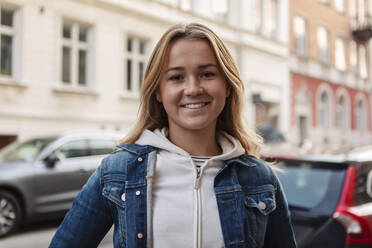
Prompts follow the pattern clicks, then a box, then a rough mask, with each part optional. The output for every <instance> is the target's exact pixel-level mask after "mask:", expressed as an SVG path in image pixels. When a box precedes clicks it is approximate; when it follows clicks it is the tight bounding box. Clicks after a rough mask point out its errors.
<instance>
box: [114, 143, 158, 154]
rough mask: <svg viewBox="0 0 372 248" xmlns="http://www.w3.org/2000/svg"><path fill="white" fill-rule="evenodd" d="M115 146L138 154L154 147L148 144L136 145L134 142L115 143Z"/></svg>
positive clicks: (152, 149)
mask: <svg viewBox="0 0 372 248" xmlns="http://www.w3.org/2000/svg"><path fill="white" fill-rule="evenodd" d="M116 147H117V148H118V149H119V150H125V151H127V152H130V153H133V154H136V155H139V156H141V155H143V154H147V153H150V152H152V151H154V150H155V149H156V148H155V147H153V146H149V145H146V146H142V145H136V144H120V145H117V146H116Z"/></svg>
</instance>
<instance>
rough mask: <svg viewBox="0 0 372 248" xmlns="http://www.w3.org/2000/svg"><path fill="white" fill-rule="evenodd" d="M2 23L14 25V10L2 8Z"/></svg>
mask: <svg viewBox="0 0 372 248" xmlns="http://www.w3.org/2000/svg"><path fill="white" fill-rule="evenodd" d="M1 25H5V26H9V27H12V26H13V11H12V10H9V9H4V8H2V9H1Z"/></svg>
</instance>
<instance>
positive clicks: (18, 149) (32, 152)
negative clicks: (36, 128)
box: [0, 137, 56, 162]
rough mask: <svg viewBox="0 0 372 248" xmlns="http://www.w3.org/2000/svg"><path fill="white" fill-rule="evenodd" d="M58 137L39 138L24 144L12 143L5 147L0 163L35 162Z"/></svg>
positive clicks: (0, 156)
mask: <svg viewBox="0 0 372 248" xmlns="http://www.w3.org/2000/svg"><path fill="white" fill-rule="evenodd" d="M55 139H56V137H48V138H37V139H30V140H27V141H24V142H22V143H12V144H10V145H9V146H7V147H5V148H4V149H3V150H2V151H1V154H0V161H2V162H10V161H30V160H33V159H34V158H35V157H36V156H37V155H38V154H39V153H40V152H41V150H43V149H44V148H45V147H46V146H47V145H48V144H50V143H51V142H53V141H54V140H55Z"/></svg>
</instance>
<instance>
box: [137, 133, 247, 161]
mask: <svg viewBox="0 0 372 248" xmlns="http://www.w3.org/2000/svg"><path fill="white" fill-rule="evenodd" d="M167 136H168V128H162V129H161V130H160V129H155V130H154V131H150V130H145V131H144V132H143V133H142V135H141V136H140V137H139V139H138V140H137V141H136V142H135V143H136V144H137V145H151V146H153V147H156V148H159V149H161V150H166V151H168V152H171V153H176V154H179V155H182V156H187V157H190V156H191V155H190V154H189V153H188V152H186V151H185V150H183V149H182V148H180V147H178V146H176V145H175V144H173V143H172V142H171V141H170V140H169V139H168V138H167ZM217 142H218V144H219V145H220V147H221V149H222V154H220V155H217V156H214V157H212V159H217V160H228V159H231V158H235V157H238V156H240V155H242V154H244V153H245V150H244V148H243V147H242V145H241V144H240V142H239V141H238V140H237V139H235V138H234V137H232V136H231V135H229V134H227V133H226V132H224V131H218V133H217Z"/></svg>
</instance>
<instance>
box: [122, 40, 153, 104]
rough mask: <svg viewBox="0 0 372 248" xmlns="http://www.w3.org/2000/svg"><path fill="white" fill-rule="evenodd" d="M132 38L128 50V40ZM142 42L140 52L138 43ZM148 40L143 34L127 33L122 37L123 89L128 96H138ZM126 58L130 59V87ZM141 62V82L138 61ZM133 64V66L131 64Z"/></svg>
mask: <svg viewBox="0 0 372 248" xmlns="http://www.w3.org/2000/svg"><path fill="white" fill-rule="evenodd" d="M129 39H131V40H132V51H128V40H129ZM141 42H143V43H144V52H143V53H140V49H139V47H140V43H141ZM149 45H150V40H149V39H148V38H145V37H144V36H140V35H136V34H131V33H129V34H127V35H126V36H125V38H124V54H123V67H124V70H123V72H124V73H123V75H124V77H123V91H124V95H125V96H128V97H134V98H138V97H139V92H140V89H141V88H140V87H141V84H142V83H143V80H144V74H145V69H146V64H147V60H148V52H149ZM128 60H131V89H130V90H129V89H128V76H129V75H128ZM141 62H142V64H143V71H142V80H141V81H142V82H140V75H139V72H140V68H139V63H141ZM133 65H134V66H133Z"/></svg>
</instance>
